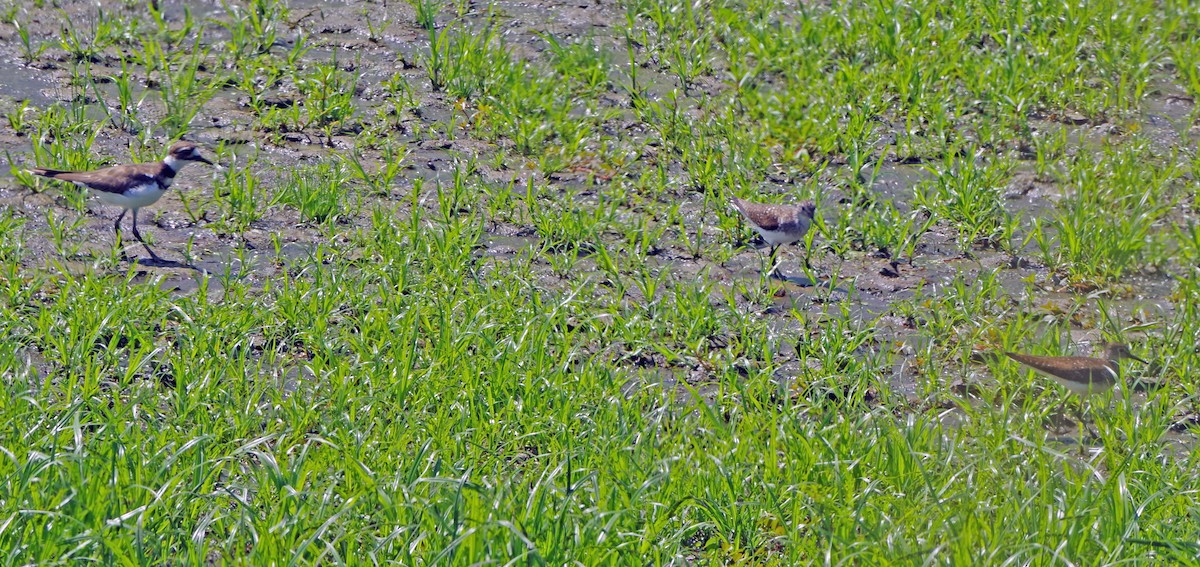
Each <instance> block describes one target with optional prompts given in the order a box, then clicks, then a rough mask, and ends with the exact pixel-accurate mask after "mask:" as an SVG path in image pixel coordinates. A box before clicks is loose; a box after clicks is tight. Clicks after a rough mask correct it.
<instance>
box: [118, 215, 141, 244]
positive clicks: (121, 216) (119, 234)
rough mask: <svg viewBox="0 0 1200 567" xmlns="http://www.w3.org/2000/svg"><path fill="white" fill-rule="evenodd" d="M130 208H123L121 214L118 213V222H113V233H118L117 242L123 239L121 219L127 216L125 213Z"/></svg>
mask: <svg viewBox="0 0 1200 567" xmlns="http://www.w3.org/2000/svg"><path fill="white" fill-rule="evenodd" d="M128 210H129V209H121V214H119V215H117V222H114V223H113V233H114V234H116V235H117V242H120V241H121V219H124V218H125V213H126V212H127V211H128ZM135 218H136V217H135Z"/></svg>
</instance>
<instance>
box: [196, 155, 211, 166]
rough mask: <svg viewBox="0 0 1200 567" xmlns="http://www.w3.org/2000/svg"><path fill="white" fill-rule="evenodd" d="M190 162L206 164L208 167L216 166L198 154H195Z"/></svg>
mask: <svg viewBox="0 0 1200 567" xmlns="http://www.w3.org/2000/svg"><path fill="white" fill-rule="evenodd" d="M192 161H202V162H204V163H207V164H208V165H214V166H215V165H217V164H215V163H213V162H211V161H208V159H207V158H205V157H204V156H202V155H200V154H196V157H194V158H192Z"/></svg>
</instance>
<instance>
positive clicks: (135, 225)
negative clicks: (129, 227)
mask: <svg viewBox="0 0 1200 567" xmlns="http://www.w3.org/2000/svg"><path fill="white" fill-rule="evenodd" d="M137 212H138V210H137V209H134V210H133V236H135V237H136V238H137V239H138V242H141V243H142V246H143V247H145V248H146V251H147V252H149V253H150V257H151V258H153V259H154V260H155V261H158V262H161V261H162V258H159V257H158V254H155V253H154V251H153V250H151V249H150V245H149V244H146V241H145V240H142V233H140V232H138V229H137Z"/></svg>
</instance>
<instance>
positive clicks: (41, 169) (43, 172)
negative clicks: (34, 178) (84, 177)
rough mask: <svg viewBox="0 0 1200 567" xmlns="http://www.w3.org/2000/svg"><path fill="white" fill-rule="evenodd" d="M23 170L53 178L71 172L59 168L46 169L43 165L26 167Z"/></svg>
mask: <svg viewBox="0 0 1200 567" xmlns="http://www.w3.org/2000/svg"><path fill="white" fill-rule="evenodd" d="M25 171H27V172H29V173H32V174H33V175H40V176H42V177H49V178H50V179H54V178H56V177H58V176H59V175H62V174H64V173H72V172H70V171H62V170H60V169H46V168H44V167H31V168H29V169H26V170H25Z"/></svg>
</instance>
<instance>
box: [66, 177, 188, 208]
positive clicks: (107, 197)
mask: <svg viewBox="0 0 1200 567" xmlns="http://www.w3.org/2000/svg"><path fill="white" fill-rule="evenodd" d="M76 185H80V186H81V187H86V185H81V184H78V183H77V184H76ZM164 193H166V190H164V189H163V188H162V187H159V186H158V184H157V183H147V184H146V185H140V186H138V187H134V188H133V189H130V190H128V191H126V192H125V193H124V194H118V193H107V192H104V191H92V194H93V195H95V196H96V198H98V199H100V201H101V202H104V203H107V204H109V205H116V206H118V207H122V208H125V209H140V208H142V207H145V206H148V205H153V204H154V203H155V202H157V201H158V200H159V199H160V198H162V196H163V194H164Z"/></svg>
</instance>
